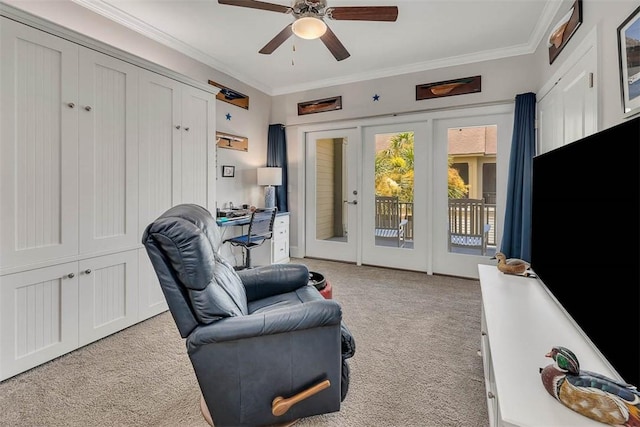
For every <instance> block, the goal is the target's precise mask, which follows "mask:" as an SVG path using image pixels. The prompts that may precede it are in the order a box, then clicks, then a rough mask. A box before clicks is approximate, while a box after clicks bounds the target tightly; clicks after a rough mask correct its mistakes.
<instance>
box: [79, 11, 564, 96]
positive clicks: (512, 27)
mask: <svg viewBox="0 0 640 427" xmlns="http://www.w3.org/2000/svg"><path fill="white" fill-rule="evenodd" d="M73 1H75V2H76V3H78V4H81V5H82V6H84V7H87V8H89V9H91V10H93V11H95V12H97V13H100V14H101V15H104V16H106V17H108V18H110V19H112V20H114V21H117V22H119V23H121V24H123V25H125V26H127V27H130V28H132V29H134V30H136V31H138V32H140V33H142V34H144V35H146V36H148V37H150V38H152V39H154V40H157V41H159V42H161V43H163V44H165V45H167V46H170V47H172V48H175V49H177V50H179V51H181V52H183V53H185V54H186V55H189V56H191V57H193V58H194V59H197V60H199V61H201V62H203V63H205V64H207V65H209V66H211V67H213V68H215V69H217V70H219V71H221V72H224V73H226V74H229V75H230V76H233V77H235V78H237V79H238V80H241V81H242V82H244V83H247V84H249V85H251V86H253V87H255V88H257V89H259V90H261V91H263V92H265V93H267V94H269V95H280V94H285V93H291V92H297V91H302V90H308V89H315V88H320V87H326V86H331V85H336V84H345V83H352V82H356V81H362V80H369V79H373V78H379V77H386V76H392V75H398V74H404V73H409V72H416V71H423V70H429V69H434V68H441V67H444V66H451V65H460V64H467V63H472V62H477V61H483V60H489V59H497V58H504V57H509V56H515V55H522V54H528V53H532V52H533V51H535V49H536V47H537V46H538V44H539V43H540V41H541V40H543V38H545V35H546V34H545V31H546V29H547V28H548V27H549V25H550V24H551V20H552V19H553V17H554V16H555V15H556V13H557V12H558V11H559V9H560V8H561V7H562V5H563V3H562V0H359V1H357V0H327V6H328V7H332V6H334V7H335V6H397V7H398V19H397V21H395V22H371V21H336V20H331V19H325V22H326V23H327V25H328V26H329V27H330V28H331V29H332V30H333V32H334V33H335V34H336V36H337V37H338V38H339V39H340V41H341V42H342V44H343V45H344V46H345V48H346V49H347V50H348V51H349V53H350V54H351V56H350V57H349V58H347V59H345V60H343V61H340V62H338V61H336V60H335V58H334V57H333V55H331V53H330V52H329V50H328V49H327V48H326V46H325V45H324V44H323V43H322V41H320V40H303V39H299V38H297V37H295V36H292V37H290V38H289V39H288V40H287V41H285V42H284V43H283V44H282V45H281V46H280V47H279V48H277V49H276V50H275V52H273V53H272V54H271V55H263V54H260V53H258V51H259V50H260V49H261V48H262V47H263V46H264V45H265V44H266V43H267V42H268V41H270V40H271V39H272V38H273V37H274V36H275V35H276V34H277V33H279V32H280V31H281V30H282V29H283V28H284V27H285V26H287V25H288V24H290V23H291V22H292V21H293V19H294V18H293V16H292V15H290V14H284V13H278V12H271V11H264V10H258V9H250V8H245V7H238V6H229V5H220V4H218V2H217V0H73ZM269 3H276V4H280V5H285V6H290V5H291V2H290V1H289V0H272V1H269ZM564 8H566V9H567V10H568V9H569V7H568V6H567V5H566V2H565V5H564ZM294 45H295V51H294V49H293V47H294Z"/></svg>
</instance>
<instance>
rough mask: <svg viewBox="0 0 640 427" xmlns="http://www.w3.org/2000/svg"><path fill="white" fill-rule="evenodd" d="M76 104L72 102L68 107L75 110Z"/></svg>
mask: <svg viewBox="0 0 640 427" xmlns="http://www.w3.org/2000/svg"><path fill="white" fill-rule="evenodd" d="M75 106H76V104H74V103H73V102H70V103H68V104H67V107H69V108H75Z"/></svg>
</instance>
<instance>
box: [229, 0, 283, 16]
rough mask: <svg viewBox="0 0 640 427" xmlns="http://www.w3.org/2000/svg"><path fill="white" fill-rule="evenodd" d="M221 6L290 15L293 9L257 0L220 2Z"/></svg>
mask: <svg viewBox="0 0 640 427" xmlns="http://www.w3.org/2000/svg"><path fill="white" fill-rule="evenodd" d="M218 3H219V4H228V5H230V6H240V7H248V8H251V9H260V10H268V11H270V12H281V13H289V12H291V8H290V7H288V6H282V5H280V4H275V3H266V2H263V1H255V0H218Z"/></svg>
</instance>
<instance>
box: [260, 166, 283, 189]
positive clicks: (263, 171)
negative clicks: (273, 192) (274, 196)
mask: <svg viewBox="0 0 640 427" xmlns="http://www.w3.org/2000/svg"><path fill="white" fill-rule="evenodd" d="M258 185H282V168H275V167H273V168H270V167H266V168H258Z"/></svg>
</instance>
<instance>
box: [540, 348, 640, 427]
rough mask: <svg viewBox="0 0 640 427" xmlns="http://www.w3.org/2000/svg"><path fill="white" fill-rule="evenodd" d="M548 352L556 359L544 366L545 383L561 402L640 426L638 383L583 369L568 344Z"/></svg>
mask: <svg viewBox="0 0 640 427" xmlns="http://www.w3.org/2000/svg"><path fill="white" fill-rule="evenodd" d="M545 356H546V357H550V358H552V359H553V360H554V363H552V364H550V365H547V366H546V367H544V368H540V375H541V379H542V384H543V385H544V388H545V389H546V390H547V392H549V394H550V395H551V396H553V397H554V398H556V399H557V400H558V401H559V402H561V403H562V404H564V405H565V406H567V407H568V408H570V409H572V410H574V411H576V412H578V413H580V414H582V415H584V416H585V417H589V418H591V419H594V420H596V421H600V422H602V423H605V424H610V425H614V426H626V427H638V426H640V392H638V390H637V388H636V387H635V386H633V385H631V384H626V383H623V382H620V381H616V380H613V379H611V378H608V377H606V376H604V375H602V374H598V373H596V372H591V371H585V370H581V369H580V364H579V363H578V358H577V357H576V355H575V354H573V352H572V351H571V350H569V349H568V348H566V347H561V346H556V347H553V348H552V349H551V351H550V352H549V353H547V354H546V355H545Z"/></svg>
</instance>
